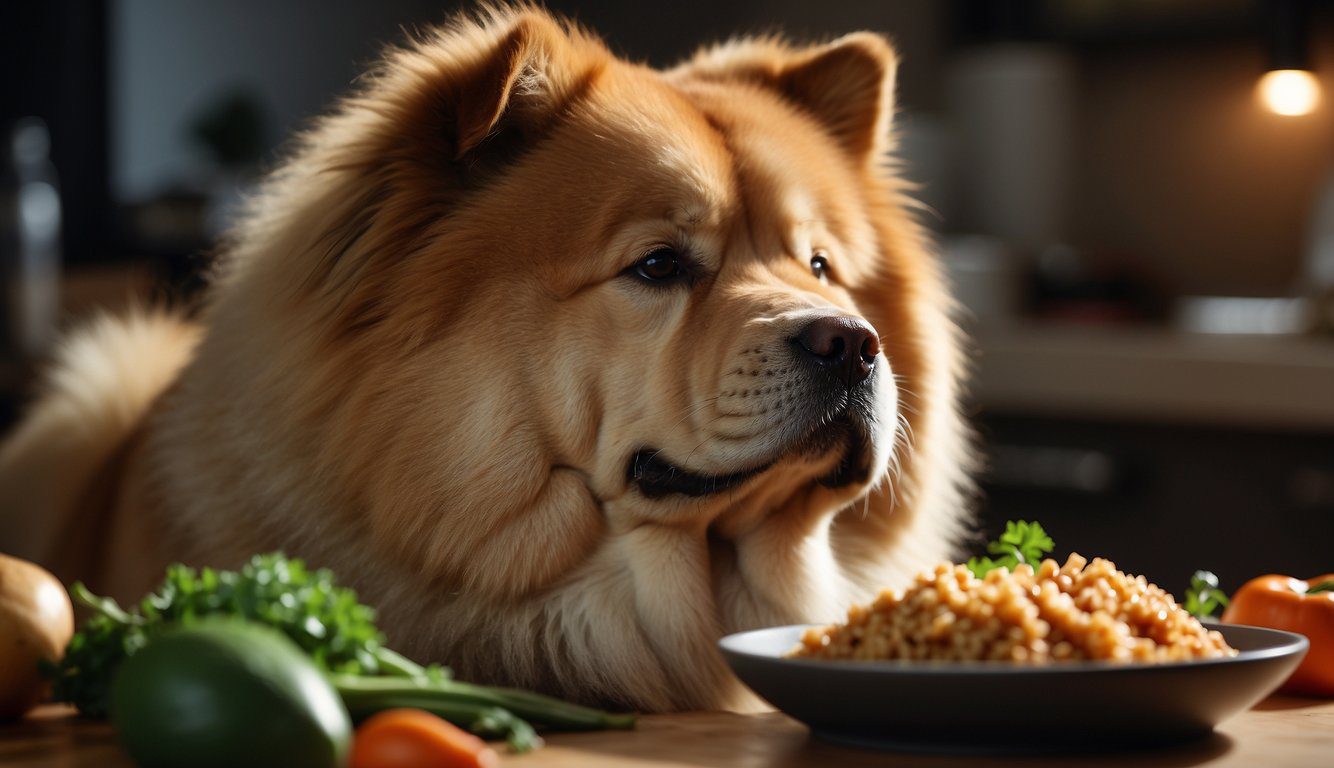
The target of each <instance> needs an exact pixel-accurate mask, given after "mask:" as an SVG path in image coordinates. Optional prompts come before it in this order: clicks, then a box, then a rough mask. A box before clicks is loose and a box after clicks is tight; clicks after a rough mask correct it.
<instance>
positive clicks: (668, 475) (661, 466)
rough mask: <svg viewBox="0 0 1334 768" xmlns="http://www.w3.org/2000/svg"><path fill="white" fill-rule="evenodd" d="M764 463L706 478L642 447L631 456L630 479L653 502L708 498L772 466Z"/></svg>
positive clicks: (706, 476)
mask: <svg viewBox="0 0 1334 768" xmlns="http://www.w3.org/2000/svg"><path fill="white" fill-rule="evenodd" d="M773 464H774V463H773V462H772V461H769V462H765V463H763V464H759V465H757V466H754V467H751V468H750V469H744V470H742V471H740V472H732V473H730V474H725V475H706V474H702V473H699V472H691V471H689V470H686V469H683V468H681V467H679V466H677V465H675V464H672V463H671V462H670V461H668V460H667V459H666V458H664V457H663V456H662V451H661V450H659V449H656V448H640V449H639V450H638V451H636V452H635V455H634V456H632V457H630V467H629V471H628V473H627V474H628V479H629V481H630V483H631V484H632V485H634V486H636V487H638V488H639V492H640V493H642V494H643V495H644V496H646V497H648V498H650V499H658V498H662V497H663V496H670V495H671V494H673V493H679V494H682V495H683V496H691V497H696V496H708V495H711V494H715V493H721V492H723V491H726V490H730V489H732V488H735V487H737V486H738V485H741V484H742V483H744V482H746V481H747V480H749V479H751V478H752V477H755V476H756V475H758V474H760V473H761V472H764V471H765V470H766V469H768V468H769V467H771V466H773Z"/></svg>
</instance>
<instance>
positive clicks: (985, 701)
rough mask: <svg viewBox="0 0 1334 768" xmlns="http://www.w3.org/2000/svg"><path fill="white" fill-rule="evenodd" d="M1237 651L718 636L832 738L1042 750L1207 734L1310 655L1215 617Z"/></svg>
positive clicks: (769, 692) (1289, 637)
mask: <svg viewBox="0 0 1334 768" xmlns="http://www.w3.org/2000/svg"><path fill="white" fill-rule="evenodd" d="M1211 626H1213V628H1215V629H1218V630H1219V631H1220V632H1222V633H1223V636H1224V637H1225V638H1227V641H1228V643H1229V644H1231V645H1232V647H1234V648H1236V649H1237V650H1238V651H1240V653H1239V654H1238V655H1237V656H1235V657H1233V658H1228V659H1207V660H1201V661H1186V662H1173V663H1168V664H1111V663H1107V662H1067V663H1054V664H1048V665H1044V666H1015V665H1008V664H1003V663H996V662H916V661H878V662H876V661H869V662H867V661H863V662H854V661H815V660H810V659H787V658H783V656H784V655H785V654H787V653H788V652H789V651H791V650H792V649H793V648H794V647H796V645H797V641H798V639H799V638H800V637H801V633H802V631H803V630H804V629H806V627H804V626H790V627H774V628H772V629H760V630H755V631H752V632H741V633H739V634H735V635H729V636H727V637H725V638H723V639H722V641H721V642H720V643H719V644H720V646H721V647H722V651H723V655H724V656H726V657H727V661H728V663H729V664H731V665H732V669H733V670H734V671H735V672H736V674H737V676H738V677H740V678H741V680H742V681H743V682H745V683H746V685H748V686H750V687H751V688H752V689H753V690H754V691H755V692H756V693H758V694H759V695H760V696H762V697H763V698H764V699H765V700H767V701H768V702H769V703H771V704H773V705H774V706H775V707H777V708H778V709H780V710H782V711H784V712H786V713H787V714H789V715H791V716H792V717H794V718H796V719H798V720H800V721H802V722H803V723H806V724H807V725H808V726H810V727H811V729H812V730H813V731H814V732H815V734H816V735H817V736H819V737H821V738H825V739H829V740H831V741H836V742H841V743H846V744H853V745H857V746H864V747H873V748H879V749H903V750H913V751H932V752H937V751H947V752H1044V751H1054V750H1070V749H1107V748H1133V747H1140V746H1147V745H1152V744H1162V743H1168V742H1173V741H1182V740H1186V739H1190V738H1195V737H1199V736H1204V735H1206V734H1208V733H1209V732H1210V731H1212V730H1213V727H1214V726H1215V725H1217V724H1218V723H1220V722H1222V721H1223V720H1225V719H1227V718H1228V717H1231V716H1232V715H1235V714H1237V713H1238V712H1242V711H1244V710H1246V709H1249V708H1250V707H1251V706H1252V705H1254V704H1255V703H1256V702H1258V701H1260V700H1261V699H1263V698H1264V697H1265V696H1267V695H1269V693H1271V692H1272V691H1273V690H1274V689H1275V688H1277V687H1278V686H1279V685H1280V684H1281V683H1282V682H1283V681H1284V680H1285V679H1287V677H1288V675H1289V674H1291V673H1292V671H1293V670H1294V669H1296V667H1297V664H1298V663H1300V662H1301V660H1302V657H1303V656H1305V655H1306V649H1307V645H1308V643H1307V641H1306V638H1305V637H1302V636H1301V635H1297V634H1293V633H1291V632H1279V631H1277V630H1272V629H1261V628H1259V627H1244V626H1232V625H1211Z"/></svg>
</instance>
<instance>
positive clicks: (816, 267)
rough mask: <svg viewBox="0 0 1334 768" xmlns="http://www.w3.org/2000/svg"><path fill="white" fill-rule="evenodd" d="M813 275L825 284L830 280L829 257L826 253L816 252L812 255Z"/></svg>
mask: <svg viewBox="0 0 1334 768" xmlns="http://www.w3.org/2000/svg"><path fill="white" fill-rule="evenodd" d="M811 274H812V275H815V276H816V277H817V278H819V279H820V282H824V281H826V280H828V279H829V257H828V256H826V255H825V252H824V251H816V252H815V253H814V254H812V255H811Z"/></svg>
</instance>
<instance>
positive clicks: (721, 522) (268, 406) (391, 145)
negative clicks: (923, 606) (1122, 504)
mask: <svg viewBox="0 0 1334 768" xmlns="http://www.w3.org/2000/svg"><path fill="white" fill-rule="evenodd" d="M895 67H896V59H895V54H894V51H893V49H892V48H891V46H890V44H889V43H887V42H886V41H885V39H883V38H882V37H880V36H878V35H875V34H870V33H854V34H850V35H847V36H846V37H842V38H839V39H837V40H834V41H832V42H828V43H825V44H819V45H813V46H799V45H793V44H790V43H787V42H784V41H782V40H779V39H772V38H763V39H737V40H734V41H732V42H728V43H725V44H721V45H717V46H714V47H710V48H706V49H704V50H702V51H701V52H699V53H698V54H697V55H695V56H694V57H693V58H691V59H689V60H687V61H685V62H684V63H682V64H680V65H679V66H676V67H674V68H672V69H667V70H655V69H651V68H649V67H647V66H644V65H641V64H637V63H633V62H628V61H625V60H622V59H620V58H617V57H616V56H615V55H613V54H612V53H610V52H609V50H608V48H607V47H606V46H605V45H604V44H603V43H602V42H600V41H599V39H597V38H596V37H595V36H593V35H592V34H591V33H589V32H586V31H583V30H581V29H579V28H577V27H576V26H574V25H573V24H571V23H569V22H566V21H563V20H560V19H558V18H555V17H553V16H552V15H550V14H548V13H546V12H544V11H541V10H537V9H533V8H526V7H525V8H507V9H493V10H486V11H481V12H478V13H475V14H472V15H468V16H464V17H459V18H457V19H455V20H454V21H453V22H452V23H449V24H447V25H445V26H443V27H441V28H439V29H436V30H434V31H432V32H429V33H427V34H424V35H421V36H419V37H417V38H416V39H413V40H411V41H410V42H408V43H406V44H404V45H402V46H400V47H397V48H394V49H392V50H390V51H389V52H388V53H386V54H385V55H384V57H383V59H382V60H381V62H380V63H379V64H378V65H377V66H376V67H375V68H374V70H373V71H372V72H371V73H369V74H368V75H367V76H366V77H365V78H364V79H363V80H362V81H360V82H359V85H358V87H357V89H356V91H355V92H354V93H352V94H351V95H349V96H347V97H346V98H345V99H343V100H342V101H341V102H340V103H339V105H338V106H337V107H336V109H334V110H333V111H332V112H331V113H330V114H328V115H327V116H324V117H321V118H319V119H318V120H316V121H315V122H314V124H313V126H312V127H311V128H310V130H309V131H308V132H306V133H305V134H304V135H303V136H301V137H300V138H299V139H298V140H297V141H296V143H295V145H294V147H293V148H292V149H291V150H290V151H289V152H288V155H287V157H286V159H285V161H284V162H282V163H281V165H280V166H279V167H277V168H276V170H275V171H274V172H273V173H272V174H271V175H270V176H269V177H268V179H267V181H266V182H265V183H264V184H263V186H262V187H261V188H260V190H259V191H258V192H257V193H256V195H255V196H254V197H253V199H252V200H251V202H250V204H249V207H248V210H247V211H246V213H245V214H244V215H243V216H242V217H241V218H240V220H239V223H238V224H237V225H236V227H235V228H234V230H233V231H232V233H231V235H230V238H229V239H228V241H227V242H226V243H225V244H224V246H223V248H222V258H221V260H220V265H219V268H218V271H217V274H216V276H215V277H214V280H213V283H212V285H211V287H210V288H209V292H208V295H207V298H206V300H205V302H204V306H203V307H202V308H201V309H200V310H199V311H198V312H197V313H196V314H192V315H189V316H186V315H183V314H178V313H174V312H171V311H147V310H144V311H138V312H130V313H127V314H125V315H123V316H120V317H110V316H107V317H102V318H100V319H97V320H96V321H94V322H93V323H92V324H91V325H89V326H87V327H85V328H84V329H82V330H81V331H79V332H76V333H74V334H73V335H71V336H70V337H69V338H68V339H67V340H66V342H65V344H64V346H63V347H62V350H61V351H60V353H59V355H58V359H57V360H56V361H55V362H54V365H53V366H52V368H51V371H50V373H49V377H48V380H47V382H46V386H45V389H44V390H43V391H42V393H41V394H40V395H39V397H38V398H37V399H36V401H35V402H34V403H33V404H32V407H31V409H30V411H29V412H28V414H27V415H26V417H25V419H24V420H23V422H22V423H21V424H20V425H19V426H18V428H17V430H16V432H15V433H14V434H13V435H12V436H10V438H9V439H8V442H7V443H6V444H5V446H4V448H3V453H2V454H0V536H2V538H0V540H2V541H3V546H4V548H5V549H7V550H9V551H10V552H13V553H15V554H18V555H20V556H24V557H28V558H31V559H34V560H37V561H38V562H41V563H44V564H46V565H47V566H48V567H51V568H52V569H54V570H55V571H56V572H57V573H58V574H59V575H60V576H61V577H63V578H65V579H67V580H72V579H75V578H79V579H83V580H85V581H86V582H87V583H88V584H89V585H90V587H91V588H93V589H94V590H101V591H104V592H109V593H111V594H113V595H115V596H117V597H120V598H123V599H127V598H134V597H137V596H138V595H139V594H142V593H143V592H144V591H145V590H147V589H149V588H150V587H151V586H152V585H153V584H154V583H156V581H157V579H158V578H160V574H161V571H162V568H163V566H164V565H165V564H166V563H168V562H170V561H175V560H180V561H184V562H186V563H191V564H199V565H213V566H221V567H234V566H237V565H238V564H240V563H241V562H243V561H244V560H245V559H246V558H248V556H250V555H251V554H253V553H256V552H263V551H271V550H279V549H281V550H284V551H286V552H287V553H288V554H290V555H295V556H301V557H303V558H306V559H307V560H308V561H310V562H312V563H314V564H317V565H320V566H328V567H330V568H332V569H333V570H334V571H335V572H336V573H337V574H338V576H339V577H341V578H342V580H344V581H345V582H348V583H350V584H352V585H353V586H355V587H356V588H357V589H358V590H359V592H360V593H361V595H362V596H363V599H365V600H366V601H367V602H369V603H371V604H373V605H375V606H377V607H378V609H379V611H380V618H381V623H382V626H383V627H384V628H385V630H386V632H387V634H388V636H389V639H390V641H391V642H392V643H393V644H394V645H395V646H396V647H398V648H401V649H402V650H404V651H406V652H408V653H409V654H410V655H414V656H417V657H418V658H420V659H422V660H431V661H440V662H443V663H445V664H448V665H450V666H451V667H453V668H454V669H455V671H456V673H457V674H458V675H459V676H460V677H463V678H468V679H474V680H479V681H484V682H488V683H503V684H508V685H515V686H523V687H527V688H533V689H537V690H540V691H544V692H548V693H552V694H556V695H559V696H564V697H567V698H569V699H573V700H577V701H582V702H589V703H596V704H602V705H610V706H617V707H628V708H634V709H638V710H643V711H668V710H678V709H685V708H702V707H733V706H743V705H744V702H745V701H746V699H745V695H744V694H743V693H742V690H741V687H740V685H739V683H737V682H736V681H735V679H734V678H733V677H732V676H731V674H730V673H729V671H728V670H727V668H726V666H725V664H724V662H723V660H722V658H721V656H720V654H719V652H718V650H717V649H716V643H717V640H718V638H719V637H720V636H722V635H724V634H726V633H729V632H733V631H737V630H743V629H748V628H754V627H762V626H768V625H777V624H790V623H795V622H818V621H828V620H832V619H835V618H837V617H838V616H839V615H840V614H841V613H842V611H843V610H845V608H846V606H847V604H848V603H849V602H850V601H852V600H854V599H863V598H866V597H867V596H869V595H870V594H872V593H873V592H875V591H876V590H878V589H879V588H881V587H884V586H887V585H894V584H901V583H903V582H905V581H906V579H907V578H909V576H910V575H911V574H913V573H914V572H916V571H917V570H918V569H920V568H923V567H926V566H929V565H932V564H934V563H936V562H937V561H939V560H941V559H942V558H945V557H947V556H949V555H950V554H951V551H952V548H953V543H954V541H955V539H956V537H957V535H958V533H959V531H960V529H961V527H962V525H961V521H962V519H963V515H964V507H965V502H966V498H965V497H966V492H967V480H966V472H967V466H968V446H967V442H968V440H967V432H966V428H965V426H964V424H963V422H962V420H961V418H960V416H959V414H958V412H957V409H956V404H957V399H958V393H959V387H960V377H961V368H962V364H961V354H960V351H959V344H958V340H957V339H956V332H955V328H954V326H953V325H952V324H951V320H950V317H949V301H948V298H947V294H946V292H945V290H944V288H943V286H942V283H941V280H940V278H939V276H938V275H937V271H938V270H937V265H936V264H935V263H934V262H933V259H932V257H931V255H930V253H929V251H928V247H927V243H926V238H925V237H924V233H923V231H922V229H921V227H920V226H919V225H918V223H917V222H916V221H915V219H914V214H913V211H912V207H911V204H910V203H909V201H908V198H907V195H906V191H905V190H906V186H905V184H904V182H902V181H901V180H899V178H898V177H897V176H896V175H895V171H894V167H893V165H892V163H891V162H890V160H889V153H890V151H891V150H892V145H891V144H892V138H891V136H892V134H891V115H892V112H893V93H894V76H895Z"/></svg>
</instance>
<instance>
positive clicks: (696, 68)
mask: <svg viewBox="0 0 1334 768" xmlns="http://www.w3.org/2000/svg"><path fill="white" fill-rule="evenodd" d="M897 69H898V57H897V56H896V55H895V54H894V48H893V47H892V46H891V45H890V44H889V41H888V40H886V39H885V38H883V37H881V36H880V35H877V34H873V33H871V32H854V33H852V34H850V35H844V36H843V37H840V38H838V39H837V40H834V41H833V42H831V43H826V44H824V45H817V46H813V47H809V48H801V49H793V48H792V47H791V46H789V45H787V44H786V43H783V42H781V41H779V40H774V39H752V40H736V41H733V42H730V43H726V44H724V45H720V46H717V47H714V48H710V49H706V50H704V51H701V52H700V53H699V54H697V55H696V56H695V57H694V58H693V59H692V60H691V61H689V62H687V63H685V64H684V65H682V66H681V67H679V68H678V69H677V70H676V71H675V72H674V74H678V75H682V76H684V77H687V78H690V77H698V78H702V79H704V80H721V81H728V80H740V81H743V82H750V83H755V84H758V85H760V86H763V87H765V88H768V89H771V90H774V91H777V92H778V93H779V95H781V96H782V97H783V98H784V99H786V100H787V101H789V102H790V103H792V104H794V105H795V106H797V107H798V108H799V109H801V110H802V111H804V112H806V113H807V114H809V115H811V116H812V117H813V118H815V119H816V120H817V121H818V122H819V123H820V124H821V125H822V126H823V127H824V129H825V130H826V131H827V132H828V133H829V134H830V136H832V137H833V138H834V139H836V140H837V141H838V143H839V144H840V145H841V146H842V147H843V148H844V149H846V150H847V151H848V153H849V154H851V155H852V156H853V158H854V159H856V160H857V161H858V162H874V161H875V160H877V159H878V158H879V157H880V156H881V155H882V154H883V153H884V152H885V151H886V150H887V149H889V145H890V134H889V127H890V121H891V117H892V115H893V112H894V75H895V72H896V70H897Z"/></svg>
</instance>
